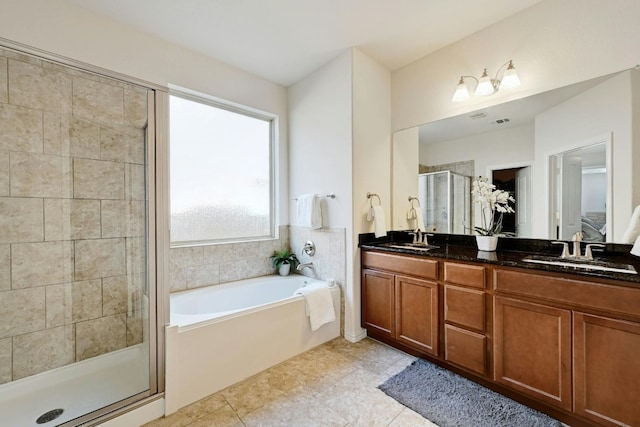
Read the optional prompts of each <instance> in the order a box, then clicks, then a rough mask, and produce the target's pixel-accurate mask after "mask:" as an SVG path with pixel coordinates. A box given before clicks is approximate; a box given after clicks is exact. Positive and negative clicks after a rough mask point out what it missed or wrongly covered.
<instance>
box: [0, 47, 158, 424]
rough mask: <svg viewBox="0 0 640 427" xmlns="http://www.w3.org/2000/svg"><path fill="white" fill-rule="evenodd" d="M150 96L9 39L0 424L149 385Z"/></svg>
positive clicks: (65, 417) (40, 419)
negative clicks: (12, 45) (16, 47)
mask: <svg viewBox="0 0 640 427" xmlns="http://www.w3.org/2000/svg"><path fill="white" fill-rule="evenodd" d="M152 95H153V92H152V91H149V90H147V89H146V88H143V87H139V86H136V85H133V84H129V83H124V82H122V81H119V80H115V79H110V78H107V77H104V76H99V75H95V74H92V73H88V72H84V71H79V70H77V69H75V68H71V67H67V66H63V65H60V64H58V63H54V62H51V61H48V60H44V59H40V58H37V57H34V56H31V55H26V54H22V53H18V52H16V51H13V50H10V49H2V48H0V166H1V167H0V413H1V414H2V417H0V426H32V425H33V426H36V425H60V424H63V423H67V422H68V423H69V424H65V425H74V424H76V423H78V422H80V421H86V420H87V419H90V418H92V417H94V416H95V415H97V414H99V413H100V412H99V411H100V410H104V411H106V410H112V409H115V408H117V406H118V403H117V402H120V405H122V404H124V403H127V402H129V401H131V399H137V398H140V397H144V396H147V395H149V394H151V393H152V392H153V387H154V381H152V380H151V379H152V378H153V375H152V373H153V372H154V369H155V367H154V366H152V364H150V360H155V345H154V343H155V337H154V335H155V328H151V327H150V326H151V323H152V321H153V320H154V317H153V312H154V307H155V303H154V300H155V294H154V289H153V287H150V286H148V283H149V274H148V272H149V271H150V269H149V265H150V264H149V256H148V246H149V243H148V242H150V238H149V237H150V233H149V220H148V218H149V211H150V207H149V200H148V197H147V196H148V190H147V189H148V188H149V184H148V182H147V180H148V179H147V169H148V168H147V166H148V165H147V158H148V156H147V154H148V153H147V147H148V144H147V141H146V138H147V133H148V131H149V130H150V129H151V130H152V128H150V127H149V126H150V121H149V118H150V116H149V113H148V111H152V108H150V107H152V105H150V103H152V102H153V96H152ZM151 265H152V260H151ZM114 404H115V405H114ZM103 408H107V409H103ZM95 411H98V412H95ZM90 413H92V414H90ZM87 414H90V415H87ZM74 420H75V421H74Z"/></svg>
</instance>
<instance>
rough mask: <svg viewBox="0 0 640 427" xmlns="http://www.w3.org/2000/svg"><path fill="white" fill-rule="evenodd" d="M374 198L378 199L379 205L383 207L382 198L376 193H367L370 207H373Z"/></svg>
mask: <svg viewBox="0 0 640 427" xmlns="http://www.w3.org/2000/svg"><path fill="white" fill-rule="evenodd" d="M374 197H377V198H378V205H382V200H380V196H378V195H377V194H376V193H367V199H369V206H371V207H373V198H374Z"/></svg>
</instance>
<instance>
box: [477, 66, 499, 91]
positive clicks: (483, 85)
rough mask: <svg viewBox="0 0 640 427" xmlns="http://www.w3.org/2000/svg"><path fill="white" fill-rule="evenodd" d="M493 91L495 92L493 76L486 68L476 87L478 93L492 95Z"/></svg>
mask: <svg viewBox="0 0 640 427" xmlns="http://www.w3.org/2000/svg"><path fill="white" fill-rule="evenodd" d="M493 92H495V88H494V87H493V83H492V82H491V78H490V77H489V76H488V75H487V69H486V68H485V69H484V72H483V73H482V77H480V81H479V82H478V87H476V95H479V96H486V95H491V94H492V93H493Z"/></svg>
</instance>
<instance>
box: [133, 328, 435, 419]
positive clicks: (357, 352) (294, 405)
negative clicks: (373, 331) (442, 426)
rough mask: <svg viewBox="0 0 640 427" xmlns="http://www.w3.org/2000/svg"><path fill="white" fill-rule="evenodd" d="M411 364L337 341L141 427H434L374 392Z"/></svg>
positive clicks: (403, 357)
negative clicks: (356, 426) (357, 426)
mask: <svg viewBox="0 0 640 427" xmlns="http://www.w3.org/2000/svg"><path fill="white" fill-rule="evenodd" d="M414 360H415V358H414V357H413V356H409V355H408V354H405V353H402V352H400V351H398V350H396V349H393V348H391V347H388V346H386V345H384V344H381V343H379V342H377V341H374V340H371V339H368V338H366V339H364V340H362V341H359V342H357V343H355V344H354V343H350V342H348V341H346V340H344V339H343V338H336V339H334V340H332V341H330V342H328V343H326V344H323V345H321V346H318V347H315V348H313V349H311V350H309V351H307V352H306V353H302V354H300V355H298V356H296V357H294V358H291V359H289V360H287V361H285V362H283V363H281V364H279V365H277V366H275V367H273V368H271V369H268V370H266V371H263V372H261V373H259V374H257V375H254V376H252V377H250V378H248V379H246V380H244V381H242V382H239V383H237V384H234V385H232V386H230V387H228V388H226V389H224V390H222V391H220V392H218V393H215V394H213V395H211V396H209V397H206V398H204V399H202V400H200V401H198V402H196V403H194V404H192V405H189V406H187V407H185V408H183V409H181V410H179V411H178V412H176V413H175V414H172V415H170V416H169V417H166V418H160V419H158V420H155V421H152V422H150V423H148V424H146V425H145V426H144V427H169V426H191V427H208V426H220V427H232V426H238V427H242V426H246V427H251V426H347V425H349V426H351V425H354V426H355V425H363V426H364V425H366V426H373V425H376V426H389V427H402V426H412V427H418V426H425V427H435V424H433V423H431V422H429V421H428V420H426V419H425V418H423V417H422V416H420V415H418V414H417V413H415V412H413V411H412V410H410V409H409V408H406V407H404V406H403V405H401V404H399V403H398V402H396V401H395V400H394V399H392V398H391V397H389V396H387V395H386V394H384V393H383V392H382V391H380V390H379V389H378V388H377V386H378V385H379V384H381V383H383V382H384V381H385V380H386V379H387V378H389V377H391V376H393V375H395V374H396V373H398V372H400V371H402V370H403V369H404V368H405V367H406V366H407V365H409V364H411V363H412V362H413V361H414Z"/></svg>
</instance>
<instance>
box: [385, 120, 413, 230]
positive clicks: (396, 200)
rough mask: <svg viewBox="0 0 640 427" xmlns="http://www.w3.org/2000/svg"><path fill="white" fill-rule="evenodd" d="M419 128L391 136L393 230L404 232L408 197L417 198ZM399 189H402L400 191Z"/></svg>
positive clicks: (406, 224) (406, 226)
mask: <svg viewBox="0 0 640 427" xmlns="http://www.w3.org/2000/svg"><path fill="white" fill-rule="evenodd" d="M419 138H420V135H419V128H418V127H417V126H416V127H412V128H409V129H405V130H401V131H398V132H396V133H394V134H393V142H392V154H391V162H392V167H391V174H392V178H391V188H392V189H394V190H398V191H393V190H392V192H393V194H392V196H393V203H392V205H391V210H392V215H393V221H392V223H391V225H392V227H393V229H394V230H406V229H407V228H408V227H409V224H408V223H407V212H408V210H409V200H408V197H409V196H410V195H411V196H413V197H418V178H417V176H418V170H419V167H420V151H419V147H420V144H419ZM399 189H402V190H401V191H400V190H399Z"/></svg>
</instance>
